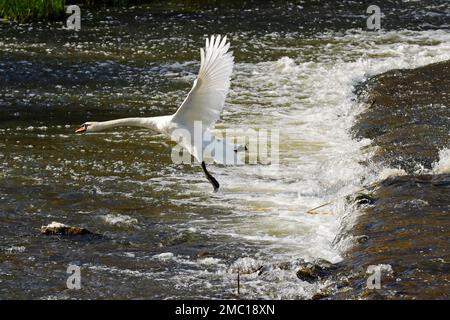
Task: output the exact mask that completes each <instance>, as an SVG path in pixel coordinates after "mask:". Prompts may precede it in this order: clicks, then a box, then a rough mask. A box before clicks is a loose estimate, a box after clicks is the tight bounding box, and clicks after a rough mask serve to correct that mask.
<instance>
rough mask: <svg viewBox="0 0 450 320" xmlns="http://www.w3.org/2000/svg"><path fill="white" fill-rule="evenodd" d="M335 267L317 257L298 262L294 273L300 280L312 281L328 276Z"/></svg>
mask: <svg viewBox="0 0 450 320" xmlns="http://www.w3.org/2000/svg"><path fill="white" fill-rule="evenodd" d="M335 268H336V266H335V265H333V264H332V263H331V262H329V261H326V260H323V259H317V260H314V261H313V262H300V263H299V266H298V269H297V273H296V274H297V278H299V279H300V280H302V281H306V282H309V283H312V282H315V281H318V280H322V279H323V278H325V277H327V276H329V275H330V274H331V271H333V270H334V269H335Z"/></svg>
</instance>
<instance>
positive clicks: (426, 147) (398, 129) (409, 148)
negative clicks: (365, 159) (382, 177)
mask: <svg viewBox="0 0 450 320" xmlns="http://www.w3.org/2000/svg"><path fill="white" fill-rule="evenodd" d="M356 92H357V94H358V95H359V98H360V100H362V101H365V102H366V103H367V104H368V105H370V107H369V108H368V109H367V110H365V111H363V112H362V113H361V114H360V115H359V116H358V118H357V121H356V124H355V125H354V127H353V128H352V131H353V133H354V135H355V137H356V138H358V139H362V138H368V139H371V140H372V141H373V142H372V146H376V147H377V148H376V152H375V156H374V158H373V159H372V160H373V161H375V162H379V163H382V164H384V165H386V166H390V167H395V168H401V169H404V170H405V171H407V172H408V173H413V172H415V171H416V170H417V169H419V168H420V167H421V166H423V167H425V168H428V169H429V168H431V166H432V164H433V162H435V161H436V160H437V158H438V154H439V150H440V149H441V148H442V147H443V146H448V145H450V135H449V134H448V132H449V131H450V107H449V106H450V94H449V92H450V61H444V62H439V63H435V64H430V65H427V66H423V67H420V68H416V69H402V70H391V71H388V72H386V73H383V74H380V75H378V76H375V77H372V78H371V79H369V80H368V81H367V82H365V83H364V84H362V85H361V86H359V87H358V88H357V91H356Z"/></svg>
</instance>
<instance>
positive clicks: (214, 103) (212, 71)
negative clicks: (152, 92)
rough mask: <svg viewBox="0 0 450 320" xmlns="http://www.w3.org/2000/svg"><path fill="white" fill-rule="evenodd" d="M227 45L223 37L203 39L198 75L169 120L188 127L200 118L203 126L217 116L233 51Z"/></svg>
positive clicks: (211, 123)
mask: <svg viewBox="0 0 450 320" xmlns="http://www.w3.org/2000/svg"><path fill="white" fill-rule="evenodd" d="M229 47H230V43H227V38H226V37H224V38H222V39H221V37H220V36H217V37H216V38H215V37H214V36H212V37H211V40H209V39H206V47H205V50H203V48H202V49H200V58H201V64H200V71H199V73H198V76H197V79H196V80H195V81H194V85H193V86H192V89H191V91H190V92H189V94H188V96H187V97H186V99H185V100H184V102H183V103H182V104H181V106H180V107H179V108H178V110H177V112H175V114H174V116H173V120H172V121H174V122H177V123H179V124H183V125H186V126H189V127H191V126H192V125H193V123H194V121H202V125H203V129H207V128H209V127H211V125H213V124H214V123H215V122H216V121H217V120H218V119H219V118H220V113H221V112H222V109H223V105H224V103H225V97H226V95H227V93H228V90H229V88H230V76H231V73H232V71H233V63H234V61H233V54H232V52H228V49H229Z"/></svg>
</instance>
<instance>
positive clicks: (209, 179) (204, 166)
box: [202, 161, 220, 192]
mask: <svg viewBox="0 0 450 320" xmlns="http://www.w3.org/2000/svg"><path fill="white" fill-rule="evenodd" d="M202 169H203V172H204V173H205V176H206V179H208V181H209V182H211V184H212V185H213V188H214V192H217V190H219V186H220V185H219V182H217V180H216V178H214V177H213V176H212V175H211V173H209V172H208V170H206V164H205V161H202Z"/></svg>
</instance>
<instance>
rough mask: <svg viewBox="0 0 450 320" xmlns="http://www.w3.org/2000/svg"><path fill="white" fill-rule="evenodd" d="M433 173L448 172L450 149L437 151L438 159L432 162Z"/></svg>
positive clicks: (449, 167) (449, 170)
mask: <svg viewBox="0 0 450 320" xmlns="http://www.w3.org/2000/svg"><path fill="white" fill-rule="evenodd" d="M433 173H436V174H440V173H450V149H447V148H446V149H442V150H441V151H439V160H438V161H437V162H435V163H434V164H433Z"/></svg>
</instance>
